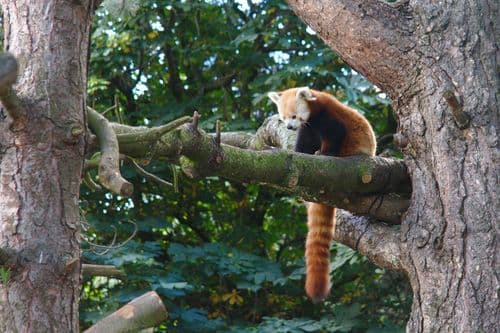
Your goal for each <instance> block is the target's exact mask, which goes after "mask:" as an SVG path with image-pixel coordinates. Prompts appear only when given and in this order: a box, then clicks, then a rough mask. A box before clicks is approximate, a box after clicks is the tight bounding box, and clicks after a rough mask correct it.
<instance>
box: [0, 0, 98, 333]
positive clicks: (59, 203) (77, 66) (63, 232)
mask: <svg viewBox="0 0 500 333" xmlns="http://www.w3.org/2000/svg"><path fill="white" fill-rule="evenodd" d="M0 5H1V7H2V11H3V15H4V21H3V23H4V32H5V33H4V36H5V41H4V45H5V48H6V50H7V51H9V52H10V53H12V54H13V55H14V56H15V57H16V58H17V60H18V61H19V64H20V66H19V77H18V80H17V84H16V85H15V86H14V87H13V89H14V91H15V92H16V93H17V96H18V97H19V102H20V106H19V110H18V112H17V113H16V117H15V119H13V118H12V117H11V116H9V114H8V113H7V112H5V110H2V115H0V247H1V248H3V249H5V250H8V251H11V252H13V255H14V256H15V261H14V262H15V265H12V266H11V267H10V270H11V278H10V281H9V282H8V284H7V285H0V331H1V332H70V331H71V332H77V331H78V299H79V292H80V264H79V260H80V233H79V227H80V226H79V221H80V219H79V210H78V195H79V186H80V175H81V170H82V165H83V154H84V147H85V142H84V141H85V118H84V112H83V111H84V105H85V88H86V73H87V47H88V36H89V26H90V21H91V11H89V8H90V7H91V6H92V4H91V3H89V2H88V1H46V0H43V1H42V0H40V1H25V0H16V1H11V0H0ZM3 107H8V106H7V105H3ZM48 309H50V311H48Z"/></svg>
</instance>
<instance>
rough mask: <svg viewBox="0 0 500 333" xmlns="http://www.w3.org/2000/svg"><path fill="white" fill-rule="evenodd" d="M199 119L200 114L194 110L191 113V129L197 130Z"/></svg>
mask: <svg viewBox="0 0 500 333" xmlns="http://www.w3.org/2000/svg"><path fill="white" fill-rule="evenodd" d="M199 121H200V114H199V113H198V111H195V112H194V113H193V122H192V126H193V129H195V130H198V123H199Z"/></svg>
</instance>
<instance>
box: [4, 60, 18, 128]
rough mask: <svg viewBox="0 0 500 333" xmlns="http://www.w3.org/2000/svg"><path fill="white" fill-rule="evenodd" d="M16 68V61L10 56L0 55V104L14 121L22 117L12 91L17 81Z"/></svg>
mask: <svg viewBox="0 0 500 333" xmlns="http://www.w3.org/2000/svg"><path fill="white" fill-rule="evenodd" d="M18 68H19V66H18V64H17V60H16V58H15V57H14V56H13V55H12V54H10V53H2V54H0V102H1V103H2V105H3V106H4V107H5V109H6V110H7V112H9V114H10V115H11V117H12V118H14V119H17V118H19V117H21V116H22V110H21V102H20V100H19V98H18V97H17V95H16V93H15V91H14V89H12V85H13V84H14V83H16V80H17V71H18Z"/></svg>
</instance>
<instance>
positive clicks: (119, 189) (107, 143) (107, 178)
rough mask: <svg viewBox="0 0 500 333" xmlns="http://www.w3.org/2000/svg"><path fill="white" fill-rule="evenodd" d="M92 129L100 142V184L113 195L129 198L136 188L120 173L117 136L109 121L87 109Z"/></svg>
mask: <svg viewBox="0 0 500 333" xmlns="http://www.w3.org/2000/svg"><path fill="white" fill-rule="evenodd" d="M87 115H88V123H89V127H90V129H91V130H92V131H93V132H94V134H95V135H96V136H97V139H98V140H99V149H100V150H101V160H100V162H99V170H98V174H99V182H100V183H101V184H102V185H103V186H104V187H106V188H107V189H108V190H110V191H111V192H113V193H116V194H119V195H121V196H124V197H128V196H130V195H131V194H132V191H133V189H134V186H133V185H132V184H131V183H130V182H128V181H127V180H125V179H124V178H123V177H122V175H121V173H120V150H119V146H118V140H117V138H116V134H115V132H114V131H113V129H112V128H111V126H110V124H109V122H108V120H107V119H106V118H105V117H103V116H102V115H101V114H99V112H97V111H95V110H93V109H91V108H89V107H88V108H87Z"/></svg>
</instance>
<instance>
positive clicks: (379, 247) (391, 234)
mask: <svg viewBox="0 0 500 333" xmlns="http://www.w3.org/2000/svg"><path fill="white" fill-rule="evenodd" d="M398 235H399V232H398V230H395V229H394V228H391V227H389V226H387V225H383V224H381V223H372V222H370V220H369V219H368V218H366V217H360V216H354V215H351V214H350V213H348V212H346V211H342V210H337V222H336V226H335V235H334V238H333V239H334V240H335V241H337V242H340V243H342V244H344V245H347V246H349V247H350V248H352V249H354V250H356V251H358V252H359V253H361V254H363V255H365V256H366V257H367V258H368V259H370V261H372V262H373V263H375V264H376V265H378V266H380V267H382V268H387V269H391V270H397V271H401V270H403V265H402V263H401V249H400V246H401V241H400V239H399V236H398Z"/></svg>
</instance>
